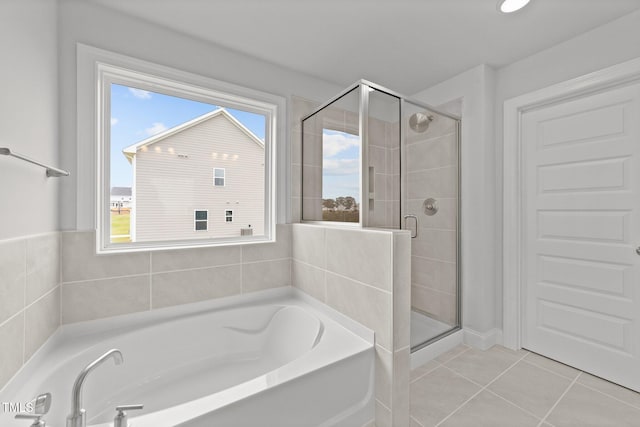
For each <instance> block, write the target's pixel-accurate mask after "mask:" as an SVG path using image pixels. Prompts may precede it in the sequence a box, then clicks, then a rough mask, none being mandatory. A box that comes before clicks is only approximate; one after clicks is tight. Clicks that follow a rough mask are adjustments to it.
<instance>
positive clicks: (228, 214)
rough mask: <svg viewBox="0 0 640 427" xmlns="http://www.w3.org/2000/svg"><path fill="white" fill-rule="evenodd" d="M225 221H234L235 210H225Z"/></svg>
mask: <svg viewBox="0 0 640 427" xmlns="http://www.w3.org/2000/svg"><path fill="white" fill-rule="evenodd" d="M224 221H225V222H233V211H230V210H226V211H224Z"/></svg>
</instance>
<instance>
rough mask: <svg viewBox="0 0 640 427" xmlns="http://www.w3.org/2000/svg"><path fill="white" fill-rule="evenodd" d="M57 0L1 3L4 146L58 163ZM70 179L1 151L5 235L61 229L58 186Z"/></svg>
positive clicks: (0, 232) (0, 126) (0, 230)
mask: <svg viewBox="0 0 640 427" xmlns="http://www.w3.org/2000/svg"><path fill="white" fill-rule="evenodd" d="M56 20H57V18H56V2H55V1H51V0H3V1H2V4H1V5H0V52H2V66H1V67H0V81H2V94H1V95H0V147H9V148H10V149H11V150H14V151H16V152H18V153H20V154H24V155H26V156H29V157H33V158H34V159H36V160H39V161H41V162H44V163H49V164H52V165H53V166H58V163H59V158H58V153H59V150H58V85H57V79H58V63H57V55H58V50H57V44H56V26H57V22H56ZM64 179H66V178H47V177H46V176H45V170H44V169H43V168H40V167H38V166H35V165H31V164H28V163H25V162H23V161H20V160H18V159H15V158H9V157H5V156H0V201H1V205H0V206H1V208H0V240H2V239H7V238H13V237H20V236H27V235H32V234H40V233H45V232H51V231H56V230H58V187H59V185H60V181H61V180H64Z"/></svg>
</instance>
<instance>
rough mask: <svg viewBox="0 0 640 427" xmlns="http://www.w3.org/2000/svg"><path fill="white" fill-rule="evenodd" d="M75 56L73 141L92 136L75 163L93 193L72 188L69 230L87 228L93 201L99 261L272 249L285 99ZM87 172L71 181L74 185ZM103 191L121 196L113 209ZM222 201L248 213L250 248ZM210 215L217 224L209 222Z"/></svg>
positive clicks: (120, 61) (113, 58) (82, 53)
mask: <svg viewBox="0 0 640 427" xmlns="http://www.w3.org/2000/svg"><path fill="white" fill-rule="evenodd" d="M78 52H79V53H78V73H79V76H80V75H81V76H82V77H81V83H80V87H79V94H78V97H79V103H80V104H82V108H78V120H79V123H84V124H86V125H85V126H82V129H80V131H79V135H82V139H83V140H85V141H87V140H90V138H92V136H93V135H97V145H96V146H95V150H94V149H93V148H92V149H90V150H88V149H87V148H85V146H84V145H82V144H78V147H79V153H78V156H79V158H82V159H85V160H86V159H90V158H91V157H89V156H97V159H98V161H97V166H98V167H97V175H96V178H95V179H96V180H97V182H98V183H99V185H98V186H96V187H92V186H91V185H89V184H87V185H79V186H78V200H79V201H78V203H79V206H83V208H81V210H82V212H81V213H80V214H79V216H78V224H84V223H86V222H87V221H90V220H91V219H90V218H91V210H90V209H88V208H87V207H86V202H87V201H89V200H95V201H96V203H95V206H96V209H97V216H98V224H97V239H96V243H97V251H98V252H99V253H106V252H128V251H139V250H153V249H168V248H171V249H175V248H183V247H184V248H186V247H200V246H213V245H222V244H224V245H227V244H230V243H234V242H236V241H237V242H242V243H247V242H249V243H250V242H252V241H255V242H264V241H271V240H273V238H274V225H275V212H276V211H275V201H276V199H275V189H274V188H273V187H274V185H275V182H274V178H275V177H276V174H275V172H274V171H275V156H274V147H273V145H274V143H275V137H276V135H277V134H279V132H282V131H283V130H284V127H283V125H279V124H278V123H277V122H276V119H277V118H278V115H281V114H283V113H284V102H285V101H284V98H281V97H278V96H274V95H270V94H267V93H264V92H260V91H256V90H253V89H248V88H243V87H241V86H237V85H232V84H229V83H225V82H220V81H217V80H213V79H210V78H206V77H202V76H198V75H194V74H190V73H186V72H182V71H180V70H175V69H171V68H168V67H163V66H158V65H155V64H151V63H148V62H145V61H140V60H138V59H134V58H128V57H126V56H122V55H116V54H112V53H110V52H106V51H102V50H99V49H94V48H90V47H87V46H79V47H78ZM92 70H95V73H94V72H93V71H92ZM94 88H97V90H94ZM90 102H91V103H93V105H91V103H90ZM80 104H79V105H80ZM84 107H87V108H84ZM89 111H90V112H91V113H89V114H88V112H89ZM94 117H95V118H97V120H94V119H93V118H94ZM92 129H93V131H92ZM85 145H86V144H85ZM283 151H284V150H283ZM82 164H83V165H91V164H96V163H93V161H86V162H84V161H83V163H82ZM93 171H94V169H93V168H91V167H84V168H83V170H81V171H79V177H80V178H79V180H80V182H81V183H83V182H87V183H89V182H91V180H92V179H91V178H93V177H92V176H91V174H92V173H94V172H93ZM231 172H232V176H233V180H234V185H233V186H231V187H229V186H228V185H227V181H226V175H227V173H231ZM212 175H213V176H212ZM277 176H278V179H280V180H282V182H284V176H282V177H281V176H280V173H278V174H277ZM85 178H86V179H85ZM212 181H213V182H212ZM220 187H224V188H225V191H224V192H223V193H222V192H220V191H219V190H220ZM94 188H97V191H95V190H94ZM111 188H125V189H128V190H129V191H130V196H129V197H127V199H128V201H127V202H125V203H122V206H120V209H118V208H117V207H116V206H115V205H112V203H115V200H114V199H112V198H111V195H110V189H111ZM91 196H93V197H91ZM229 201H233V203H234V204H240V205H243V206H247V207H248V209H247V212H248V213H249V212H250V214H251V215H252V218H248V219H247V221H249V222H251V224H253V228H254V235H253V236H252V237H251V238H250V239H247V238H246V237H243V238H241V224H236V222H235V221H233V213H231V215H230V216H229V217H228V218H227V215H226V212H225V207H224V205H227V204H228V203H229ZM280 203H281V204H282V202H280ZM249 208H250V209H249ZM118 210H119V211H118ZM216 211H217V212H220V211H223V212H225V216H224V217H222V216H220V215H214V216H209V215H208V212H216ZM225 223H228V226H226V227H222V226H220V227H218V224H220V225H223V224H225ZM245 225H246V224H245ZM203 231H204V233H203Z"/></svg>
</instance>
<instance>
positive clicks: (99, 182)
mask: <svg viewBox="0 0 640 427" xmlns="http://www.w3.org/2000/svg"><path fill="white" fill-rule="evenodd" d="M77 53H78V57H77V101H78V103H77V107H78V108H77V156H78V160H77V173H76V181H75V182H76V185H77V191H76V197H77V205H76V206H77V210H76V221H75V222H76V228H77V229H78V230H93V229H95V230H96V252H97V253H99V254H100V253H119V252H141V251H150V250H166V249H179V248H198V247H209V246H227V245H237V244H251V243H262V242H272V241H275V231H276V228H275V223H276V220H277V221H278V222H283V223H284V222H286V221H287V220H288V219H289V218H290V215H291V214H290V208H291V206H290V197H289V194H290V191H291V190H290V188H291V186H290V178H289V177H290V165H289V154H288V153H289V150H288V141H287V138H286V135H287V132H286V120H285V111H286V101H285V98H284V97H282V96H278V95H273V94H269V93H266V92H262V91H258V90H254V89H250V88H247V87H243V86H239V85H235V84H231V83H227V82H224V81H220V80H216V79H212V78H209V77H204V76H201V75H197V74H192V73H188V72H185V71H181V70H178V69H175V68H170V67H166V66H163V65H158V64H154V63H150V62H147V61H142V60H139V59H136V58H132V57H128V56H125V55H121V54H117V53H113V52H109V51H106V50H102V49H98V48H94V47H91V46H86V45H83V44H80V43H78V44H77ZM136 79H139V80H142V81H143V82H144V84H142V85H140V84H138V82H136ZM118 81H120V82H121V83H122V84H124V85H128V86H131V85H132V83H133V82H136V84H135V87H140V88H141V89H144V90H150V91H154V92H162V93H167V94H168V95H172V94H175V95H180V96H183V97H184V96H185V94H187V93H188V94H190V96H189V98H190V99H194V100H200V101H202V102H208V103H211V104H215V105H220V106H223V107H230V108H237V109H241V110H244V111H250V112H255V113H258V114H264V115H265V116H266V117H267V120H266V131H265V187H264V190H265V191H264V195H265V209H264V224H265V230H264V235H263V236H253V237H252V238H251V239H247V238H246V237H245V238H243V239H240V238H239V237H238V238H235V237H224V238H211V239H203V238H197V239H194V238H191V239H189V238H185V239H184V240H179V241H158V242H131V243H117V244H112V243H111V242H110V237H111V236H110V222H109V219H108V214H109V209H108V207H109V205H110V201H109V187H108V185H109V175H108V171H109V152H108V144H105V141H109V140H110V135H109V132H110V120H105V117H104V111H109V110H110V108H109V95H110V86H109V85H110V83H118ZM105 82H108V84H105ZM167 83H170V84H171V85H172V87H173V88H174V89H175V90H174V91H168V90H165V89H166V88H167ZM105 88H108V89H109V90H105ZM211 91H213V92H216V96H215V100H214V99H213V98H212V97H211V96H210V94H211ZM276 148H277V149H276ZM276 161H277V164H278V165H280V166H279V167H276ZM276 171H278V172H277V174H276ZM276 189H277V190H278V191H276ZM132 204H135V195H134V200H133V201H132ZM276 206H277V214H276ZM133 223H135V218H133V217H132V224H133ZM105 225H106V226H105ZM131 233H132V238H135V227H133V226H132V229H131Z"/></svg>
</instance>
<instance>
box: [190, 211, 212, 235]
mask: <svg viewBox="0 0 640 427" xmlns="http://www.w3.org/2000/svg"><path fill="white" fill-rule="evenodd" d="M208 216H209V212H208V211H195V212H194V215H193V222H194V227H193V229H194V230H195V231H207V226H208Z"/></svg>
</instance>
